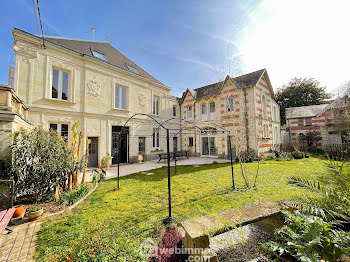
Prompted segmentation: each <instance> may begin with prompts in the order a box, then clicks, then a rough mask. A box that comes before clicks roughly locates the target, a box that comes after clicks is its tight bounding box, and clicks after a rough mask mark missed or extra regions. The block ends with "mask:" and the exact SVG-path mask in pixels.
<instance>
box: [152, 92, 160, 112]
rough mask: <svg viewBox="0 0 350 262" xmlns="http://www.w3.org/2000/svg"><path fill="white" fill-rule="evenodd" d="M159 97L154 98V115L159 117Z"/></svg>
mask: <svg viewBox="0 0 350 262" xmlns="http://www.w3.org/2000/svg"><path fill="white" fill-rule="evenodd" d="M159 101H160V98H159V96H153V106H152V114H153V115H156V116H159Z"/></svg>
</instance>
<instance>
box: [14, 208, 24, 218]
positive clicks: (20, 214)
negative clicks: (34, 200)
mask: <svg viewBox="0 0 350 262" xmlns="http://www.w3.org/2000/svg"><path fill="white" fill-rule="evenodd" d="M14 208H16V211H15V213H14V214H13V217H14V218H16V217H23V216H24V213H25V211H26V209H25V207H24V205H16V206H14Z"/></svg>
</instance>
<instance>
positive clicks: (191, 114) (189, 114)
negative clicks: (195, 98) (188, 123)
mask: <svg viewBox="0 0 350 262" xmlns="http://www.w3.org/2000/svg"><path fill="white" fill-rule="evenodd" d="M190 108H191V110H190ZM190 112H191V113H190ZM187 117H188V118H192V117H193V106H188V107H187Z"/></svg>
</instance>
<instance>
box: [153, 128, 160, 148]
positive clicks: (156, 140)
mask: <svg viewBox="0 0 350 262" xmlns="http://www.w3.org/2000/svg"><path fill="white" fill-rule="evenodd" d="M153 150H159V129H157V128H155V129H153Z"/></svg>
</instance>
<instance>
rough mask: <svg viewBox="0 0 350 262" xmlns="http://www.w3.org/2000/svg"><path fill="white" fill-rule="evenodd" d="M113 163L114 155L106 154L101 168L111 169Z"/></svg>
mask: <svg viewBox="0 0 350 262" xmlns="http://www.w3.org/2000/svg"><path fill="white" fill-rule="evenodd" d="M111 164H112V157H111V156H110V155H106V156H104V157H103V158H102V160H101V168H104V169H109V168H110V167H111Z"/></svg>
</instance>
